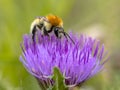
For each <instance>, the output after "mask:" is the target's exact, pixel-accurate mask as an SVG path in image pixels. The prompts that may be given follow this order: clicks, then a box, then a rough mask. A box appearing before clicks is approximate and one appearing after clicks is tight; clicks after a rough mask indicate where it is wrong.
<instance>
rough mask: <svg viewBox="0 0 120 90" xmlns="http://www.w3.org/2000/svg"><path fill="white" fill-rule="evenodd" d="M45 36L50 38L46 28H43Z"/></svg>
mask: <svg viewBox="0 0 120 90" xmlns="http://www.w3.org/2000/svg"><path fill="white" fill-rule="evenodd" d="M43 34H44V35H47V36H49V34H48V32H47V30H46V28H45V27H44V28H43Z"/></svg>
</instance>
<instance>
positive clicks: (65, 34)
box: [63, 32, 75, 44]
mask: <svg viewBox="0 0 120 90" xmlns="http://www.w3.org/2000/svg"><path fill="white" fill-rule="evenodd" d="M63 34H64V36H65V37H66V38H67V36H68V37H69V39H70V40H71V41H72V43H73V44H75V42H74V41H73V39H72V38H71V37H70V35H69V34H67V33H66V32H63Z"/></svg>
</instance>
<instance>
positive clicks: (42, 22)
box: [30, 15, 74, 43]
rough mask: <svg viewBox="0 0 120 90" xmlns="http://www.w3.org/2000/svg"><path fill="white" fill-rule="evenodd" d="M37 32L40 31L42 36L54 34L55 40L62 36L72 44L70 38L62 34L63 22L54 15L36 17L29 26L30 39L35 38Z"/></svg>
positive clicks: (64, 33)
mask: <svg viewBox="0 0 120 90" xmlns="http://www.w3.org/2000/svg"><path fill="white" fill-rule="evenodd" d="M37 30H41V32H42V34H43V35H47V36H49V34H50V33H51V32H54V34H55V36H56V37H57V38H61V37H62V34H63V35H64V36H65V37H66V38H67V37H69V39H70V40H71V41H72V42H73V43H74V41H73V40H72V38H71V37H70V36H69V35H68V34H67V33H66V32H64V29H63V21H62V19H61V18H59V17H58V16H55V15H48V16H46V17H37V18H36V19H35V20H34V21H33V22H32V24H31V27H30V33H32V39H33V40H34V38H35V33H36V31H37Z"/></svg>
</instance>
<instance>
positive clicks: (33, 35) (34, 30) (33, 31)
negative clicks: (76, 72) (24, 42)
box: [32, 26, 37, 41]
mask: <svg viewBox="0 0 120 90" xmlns="http://www.w3.org/2000/svg"><path fill="white" fill-rule="evenodd" d="M36 31H37V30H36V26H35V27H34V28H33V30H32V39H33V41H35V33H36Z"/></svg>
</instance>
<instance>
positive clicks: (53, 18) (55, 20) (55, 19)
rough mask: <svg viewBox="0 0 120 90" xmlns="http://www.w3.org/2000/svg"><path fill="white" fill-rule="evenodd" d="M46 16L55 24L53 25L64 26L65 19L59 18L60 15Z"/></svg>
mask: <svg viewBox="0 0 120 90" xmlns="http://www.w3.org/2000/svg"><path fill="white" fill-rule="evenodd" d="M46 18H47V19H48V21H49V22H50V23H51V24H52V25H53V26H60V27H63V21H62V19H61V18H59V17H58V16H55V15H52V14H50V15H48V16H46Z"/></svg>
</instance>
